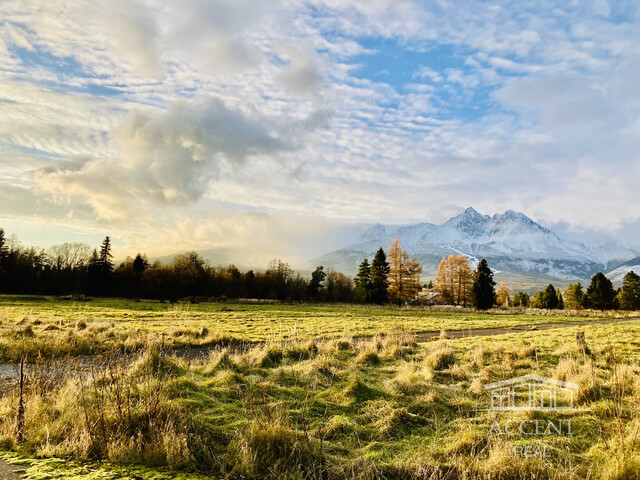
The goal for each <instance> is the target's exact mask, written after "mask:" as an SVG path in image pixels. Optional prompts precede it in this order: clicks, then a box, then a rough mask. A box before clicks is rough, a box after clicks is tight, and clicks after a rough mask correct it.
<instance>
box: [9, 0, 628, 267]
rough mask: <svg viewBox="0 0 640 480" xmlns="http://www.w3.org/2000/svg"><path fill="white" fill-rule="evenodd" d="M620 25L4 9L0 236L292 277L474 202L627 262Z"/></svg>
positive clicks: (545, 8) (488, 5)
mask: <svg viewBox="0 0 640 480" xmlns="http://www.w3.org/2000/svg"><path fill="white" fill-rule="evenodd" d="M639 9H640V5H639V4H638V2H636V1H626V0H616V1H615V2H614V1H607V0H584V1H578V0H573V1H568V0H562V1H551V0H539V1H535V2H533V1H528V0H514V1H500V2H488V1H476V0H464V1H462V0H461V1H452V0H428V1H427V0H423V1H417V0H415V1H413V0H393V1H392V0H368V1H366V2H362V1H357V2H356V1H349V0H260V1H257V0H181V1H180V2H175V1H169V0H167V1H160V0H3V1H2V2H0V226H2V227H4V229H5V230H6V231H7V232H9V233H15V234H17V235H18V237H19V238H20V240H21V241H22V242H23V243H24V244H26V245H40V246H43V247H47V246H50V245H52V244H55V243H62V242H65V241H83V242H86V243H89V244H92V245H95V244H98V243H99V242H100V240H101V239H102V238H103V237H104V236H105V235H110V236H111V237H112V238H113V239H114V244H115V247H116V254H117V255H120V256H124V255H132V254H133V255H134V254H135V253H137V252H138V251H142V252H146V253H148V254H149V255H164V254H169V253H172V252H175V251H184V250H187V249H200V250H201V249H209V248H229V247H233V248H245V249H250V250H251V251H252V252H253V253H254V254H256V255H262V256H264V257H265V258H267V257H273V256H278V257H281V258H285V259H290V260H291V261H293V262H294V263H295V262H296V261H301V260H302V259H305V258H306V259H309V258H312V257H313V256H318V255H320V254H322V253H325V252H326V251H329V250H332V249H334V248H338V247H340V246H343V244H344V242H346V241H347V240H348V239H349V238H351V237H352V236H353V235H355V233H356V232H357V231H358V228H359V226H362V225H366V224H370V223H374V222H381V223H392V224H412V223H417V222H434V223H441V222H443V221H445V220H447V219H448V218H449V217H451V216H453V215H455V214H457V213H459V212H460V211H462V210H463V209H464V208H466V207H468V206H473V207H474V208H475V209H477V210H479V211H480V212H482V213H485V214H493V213H495V212H502V211H504V210H507V209H514V210H517V211H522V212H524V213H525V214H527V215H528V216H530V217H531V218H533V219H535V220H537V221H539V222H541V223H543V224H545V225H546V226H551V227H554V226H555V227H556V228H557V229H559V230H562V231H567V232H581V231H585V230H588V231H598V232H600V233H602V234H606V235H615V236H616V237H617V238H619V239H620V240H622V241H623V242H624V243H626V244H628V245H631V246H632V247H635V248H638V247H640V208H638V207H637V205H638V204H639V203H640V188H638V179H640V161H639V155H640V154H639V153H638V152H640V82H638V78H640V50H639V49H638V45H639V44H640V11H639Z"/></svg>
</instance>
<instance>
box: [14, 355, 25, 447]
mask: <svg viewBox="0 0 640 480" xmlns="http://www.w3.org/2000/svg"><path fill="white" fill-rule="evenodd" d="M16 437H17V440H18V443H22V442H23V441H24V357H22V358H21V359H20V399H19V400H18V422H17V425H16Z"/></svg>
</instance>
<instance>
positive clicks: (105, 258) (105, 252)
mask: <svg viewBox="0 0 640 480" xmlns="http://www.w3.org/2000/svg"><path fill="white" fill-rule="evenodd" d="M100 266H101V269H102V273H104V274H110V273H111V272H113V254H112V253H111V239H110V238H109V237H108V236H106V237H104V240H103V241H102V245H101V246H100Z"/></svg>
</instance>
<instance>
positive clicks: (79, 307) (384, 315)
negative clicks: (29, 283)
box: [0, 296, 624, 361]
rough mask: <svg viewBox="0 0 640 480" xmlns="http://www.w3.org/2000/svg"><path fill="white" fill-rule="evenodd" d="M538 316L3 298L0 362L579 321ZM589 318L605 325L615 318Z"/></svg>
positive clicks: (565, 316) (564, 316)
mask: <svg viewBox="0 0 640 480" xmlns="http://www.w3.org/2000/svg"><path fill="white" fill-rule="evenodd" d="M540 313H541V312H535V313H527V314H525V313H514V312H511V311H501V310H496V311H490V312H488V313H478V312H473V311H466V312H459V311H455V310H453V311H440V310H430V309H401V308H389V307H365V306H357V305H356V306H354V305H333V306H332V305H308V304H273V303H272V304H270V303H205V304H188V303H179V304H168V303H161V302H154V301H142V302H133V301H128V300H118V299H94V300H91V301H89V302H69V301H59V300H57V299H54V298H51V297H16V296H2V297H0V360H5V361H16V360H18V359H19V358H20V357H21V356H23V355H28V356H29V357H30V358H33V357H35V356H44V357H51V356H54V355H58V356H61V355H91V354H97V353H104V352H108V351H119V352H132V351H137V350H139V349H141V348H143V347H144V346H145V345H147V344H149V342H158V343H162V344H164V345H166V346H167V347H200V346H214V345H224V344H228V343H234V344H241V343H243V342H262V341H279V340H283V339H310V338H325V337H337V336H366V335H375V334H377V333H380V332H386V333H421V332H429V331H431V332H433V331H435V332H439V331H441V330H465V329H478V328H500V327H502V328H513V327H517V326H523V325H535V324H541V323H546V322H554V323H569V322H572V321H576V320H584V318H580V317H576V316H575V315H569V314H558V315H553V316H549V315H545V314H540ZM542 313H544V312H542ZM583 314H584V313H583ZM592 315H595V316H596V318H606V317H607V315H608V316H611V315H612V313H611V312H610V313H609V314H607V315H605V314H604V313H602V314H601V313H599V312H596V313H592ZM615 315H617V316H622V315H624V314H622V313H615Z"/></svg>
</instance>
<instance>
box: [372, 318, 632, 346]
mask: <svg viewBox="0 0 640 480" xmlns="http://www.w3.org/2000/svg"><path fill="white" fill-rule="evenodd" d="M637 320H639V319H638V318H603V319H600V320H578V321H575V322H551V323H537V324H530V325H514V326H513V327H493V328H469V329H463V330H445V331H444V332H445V334H446V336H447V337H448V338H456V339H457V338H468V337H488V336H492V335H503V334H506V333H519V332H535V331H540V330H552V329H558V328H571V327H581V326H588V325H608V324H610V323H626V322H633V321H637ZM440 335H441V332H440V331H435V330H432V331H428V332H419V333H416V334H415V336H416V337H418V341H419V342H427V341H429V340H433V339H434V338H437V337H439V336H440ZM362 338H363V339H365V337H362ZM366 338H372V337H371V336H369V337H366Z"/></svg>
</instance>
